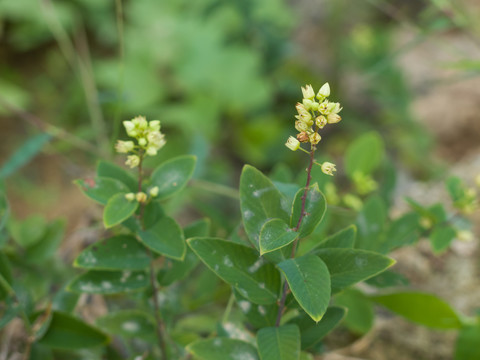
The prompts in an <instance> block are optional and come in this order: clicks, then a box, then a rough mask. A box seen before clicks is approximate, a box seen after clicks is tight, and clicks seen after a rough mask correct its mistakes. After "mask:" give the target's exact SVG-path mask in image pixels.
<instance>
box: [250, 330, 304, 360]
mask: <svg viewBox="0 0 480 360" xmlns="http://www.w3.org/2000/svg"><path fill="white" fill-rule="evenodd" d="M257 346H258V352H259V354H260V359H261V360H299V357H300V331H299V330H298V327H297V326H296V325H284V326H279V327H266V328H263V329H260V330H259V331H258V333H257Z"/></svg>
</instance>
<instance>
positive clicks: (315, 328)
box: [289, 306, 347, 350]
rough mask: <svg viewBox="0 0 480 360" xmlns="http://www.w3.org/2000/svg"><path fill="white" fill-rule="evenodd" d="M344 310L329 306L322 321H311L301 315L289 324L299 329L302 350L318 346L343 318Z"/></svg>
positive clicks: (304, 315) (306, 316)
mask: <svg viewBox="0 0 480 360" xmlns="http://www.w3.org/2000/svg"><path fill="white" fill-rule="evenodd" d="M346 312H347V311H346V309H345V308H343V307H339V306H330V307H329V308H328V309H327V312H326V313H325V315H323V318H322V320H320V321H319V322H318V323H317V322H315V321H313V320H312V319H311V318H310V316H308V315H307V314H304V313H303V314H301V315H299V316H297V317H295V318H293V319H292V320H290V321H289V323H292V324H296V325H297V326H298V328H299V329H300V335H301V336H300V337H301V342H302V350H304V349H308V348H310V347H312V346H314V345H315V344H318V343H319V342H320V340H322V339H323V338H324V337H325V336H326V335H327V334H328V333H329V332H330V331H332V330H333V329H334V328H335V327H336V326H337V325H338V324H340V321H342V319H343V318H344V317H345V314H346Z"/></svg>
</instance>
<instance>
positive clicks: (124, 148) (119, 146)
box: [115, 140, 135, 154]
mask: <svg viewBox="0 0 480 360" xmlns="http://www.w3.org/2000/svg"><path fill="white" fill-rule="evenodd" d="M134 147H135V144H134V143H133V141H122V140H118V141H117V143H116V144H115V151H116V152H118V153H120V154H126V153H128V152H130V151H132V150H133V148H134Z"/></svg>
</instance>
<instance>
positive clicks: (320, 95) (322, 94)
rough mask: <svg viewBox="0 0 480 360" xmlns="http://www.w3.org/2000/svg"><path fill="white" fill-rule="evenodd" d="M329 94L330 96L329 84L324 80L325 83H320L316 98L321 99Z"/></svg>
mask: <svg viewBox="0 0 480 360" xmlns="http://www.w3.org/2000/svg"><path fill="white" fill-rule="evenodd" d="M329 96H330V85H329V84H328V82H326V83H325V84H323V85H322V87H321V88H320V90H319V91H318V93H317V99H318V100H320V101H322V100H323V99H325V98H326V97H329Z"/></svg>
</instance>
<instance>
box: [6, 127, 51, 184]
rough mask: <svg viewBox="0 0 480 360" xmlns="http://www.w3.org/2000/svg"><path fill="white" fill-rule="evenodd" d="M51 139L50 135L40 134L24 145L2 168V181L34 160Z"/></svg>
mask: <svg viewBox="0 0 480 360" xmlns="http://www.w3.org/2000/svg"><path fill="white" fill-rule="evenodd" d="M50 139H51V136H50V135H48V134H38V135H35V136H32V137H31V138H30V139H28V140H27V141H26V142H25V143H23V144H22V146H20V147H19V148H18V149H17V150H16V151H15V153H14V154H13V155H11V156H10V158H8V160H7V161H6V162H5V163H4V164H3V166H2V167H1V168H0V180H1V179H5V178H7V177H8V176H10V175H12V174H13V173H14V172H15V171H17V170H18V169H20V168H21V167H22V166H24V165H25V164H27V163H28V162H29V161H30V160H32V159H33V158H34V157H35V156H36V155H37V154H38V153H39V152H40V151H41V150H42V148H43V146H44V145H45V144H46V143H47V142H49V141H50Z"/></svg>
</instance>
